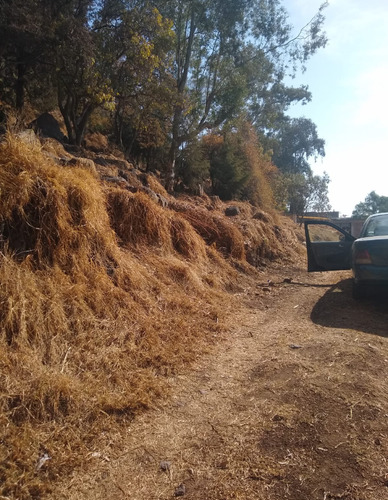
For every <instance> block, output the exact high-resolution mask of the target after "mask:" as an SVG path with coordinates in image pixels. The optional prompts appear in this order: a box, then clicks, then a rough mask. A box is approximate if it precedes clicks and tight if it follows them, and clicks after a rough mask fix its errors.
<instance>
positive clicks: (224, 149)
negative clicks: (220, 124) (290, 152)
mask: <svg viewBox="0 0 388 500" xmlns="http://www.w3.org/2000/svg"><path fill="white" fill-rule="evenodd" d="M236 125H237V126H235V127H231V128H229V129H228V128H225V130H224V131H223V133H222V134H209V135H207V136H205V137H204V138H203V141H202V142H203V147H204V149H205V150H206V154H207V157H208V158H209V160H210V176H211V181H212V192H213V194H216V195H218V196H220V198H221V199H223V200H230V199H233V198H234V199H240V200H249V201H250V202H251V203H252V204H253V205H256V206H259V207H261V208H270V207H272V206H273V194H272V187H271V183H272V181H273V178H274V176H275V175H276V173H277V169H276V167H274V165H273V164H272V162H271V160H270V157H269V155H268V154H264V151H263V148H262V147H261V146H260V144H259V141H258V138H257V135H256V133H255V131H254V128H253V127H252V126H251V125H250V124H249V123H247V122H241V121H240V122H237V124H236Z"/></svg>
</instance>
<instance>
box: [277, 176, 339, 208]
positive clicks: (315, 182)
mask: <svg viewBox="0 0 388 500" xmlns="http://www.w3.org/2000/svg"><path fill="white" fill-rule="evenodd" d="M329 182H330V179H329V176H328V175H327V174H326V173H324V174H323V175H322V176H319V175H313V174H312V173H311V172H309V173H308V174H302V173H291V174H290V173H288V174H280V175H279V176H278V178H277V182H276V188H275V199H276V203H277V206H278V208H279V209H281V210H286V211H288V212H289V213H291V214H297V215H302V214H304V213H305V212H307V211H316V212H325V211H328V210H330V209H331V207H330V204H329V199H328V185H329Z"/></svg>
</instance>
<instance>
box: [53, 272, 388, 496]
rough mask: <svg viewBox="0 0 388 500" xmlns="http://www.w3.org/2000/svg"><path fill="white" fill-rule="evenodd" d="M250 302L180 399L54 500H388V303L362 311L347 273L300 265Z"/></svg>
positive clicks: (105, 450) (99, 456)
mask: <svg viewBox="0 0 388 500" xmlns="http://www.w3.org/2000/svg"><path fill="white" fill-rule="evenodd" d="M288 277H290V278H292V282H291V283H285V282H283V279H284V278H288ZM267 280H272V281H273V283H274V286H271V284H270V286H268V287H267V286H266V284H267ZM240 298H242V299H243V302H244V304H243V305H241V306H236V311H235V314H234V316H233V318H232V319H231V326H230V330H229V332H228V336H227V338H226V340H225V341H224V342H222V343H221V344H219V345H218V346H217V348H216V350H215V351H214V352H213V353H211V354H209V355H206V356H203V357H201V358H200V359H199V360H198V362H197V363H196V365H195V366H194V367H193V368H192V369H191V370H190V371H189V372H187V373H186V374H185V375H181V376H178V377H175V378H172V379H171V380H169V383H170V384H171V386H172V398H171V399H170V401H169V402H167V403H166V404H165V406H163V407H161V408H159V409H157V410H152V411H149V412H147V413H146V414H144V415H143V416H141V417H139V418H138V419H136V420H135V421H134V422H133V423H132V424H131V425H129V426H128V428H127V432H126V434H125V435H117V436H111V435H110V434H107V435H106V436H101V447H100V449H96V450H94V451H93V452H92V453H91V454H90V457H89V459H90V468H89V472H88V473H87V474H86V473H83V474H80V472H75V473H74V475H73V477H72V478H71V480H70V483H69V482H68V481H67V482H66V484H62V485H61V484H59V485H58V489H57V490H56V491H54V492H53V495H52V498H55V499H60V498H64V499H71V500H72V499H77V500H89V499H93V500H100V499H117V500H121V499H131V500H156V499H160V500H167V499H171V498H175V497H179V496H182V497H183V498H185V499H186V498H187V500H194V499H195V500H229V499H244V500H251V499H258V500H272V499H274V500H285V499H290V500H315V499H317V500H318V499H319V500H329V499H345V500H383V499H388V463H387V460H388V391H387V381H388V378H387V375H388V308H387V307H386V303H387V298H379V299H378V298H372V299H368V300H366V301H364V302H361V303H357V302H355V301H354V300H352V298H351V292H350V279H349V274H347V273H326V274H314V275H307V273H304V272H303V271H302V270H300V269H294V270H287V271H285V270H283V271H281V270H279V271H277V272H276V271H272V272H268V273H266V274H263V282H262V284H259V286H257V288H255V289H251V290H247V292H246V294H245V295H244V296H243V297H240ZM108 438H109V439H108Z"/></svg>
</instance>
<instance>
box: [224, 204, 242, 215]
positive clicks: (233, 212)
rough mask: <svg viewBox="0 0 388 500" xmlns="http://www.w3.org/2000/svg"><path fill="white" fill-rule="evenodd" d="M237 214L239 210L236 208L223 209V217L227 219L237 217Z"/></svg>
mask: <svg viewBox="0 0 388 500" xmlns="http://www.w3.org/2000/svg"><path fill="white" fill-rule="evenodd" d="M239 213H240V209H239V208H238V207H235V206H231V207H226V208H225V215H226V216H227V217H233V216H234V215H238V214H239Z"/></svg>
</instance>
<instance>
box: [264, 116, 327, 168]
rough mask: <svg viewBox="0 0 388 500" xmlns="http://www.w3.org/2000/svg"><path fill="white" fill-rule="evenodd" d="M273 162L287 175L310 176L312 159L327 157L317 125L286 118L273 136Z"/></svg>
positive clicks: (308, 120)
mask: <svg viewBox="0 0 388 500" xmlns="http://www.w3.org/2000/svg"><path fill="white" fill-rule="evenodd" d="M270 144H271V146H272V149H273V157H272V159H273V162H274V163H275V165H276V166H277V167H278V168H279V170H280V171H281V172H283V173H285V174H306V175H309V174H310V172H311V167H310V163H309V160H310V158H312V159H314V160H316V159H317V158H318V157H319V156H321V157H322V156H325V141H324V140H323V139H320V138H319V137H318V133H317V127H316V125H315V124H314V123H313V122H312V121H311V120H310V119H308V118H288V117H284V118H283V120H281V121H280V122H279V124H278V130H277V131H276V132H274V133H273V134H271V142H270Z"/></svg>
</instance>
